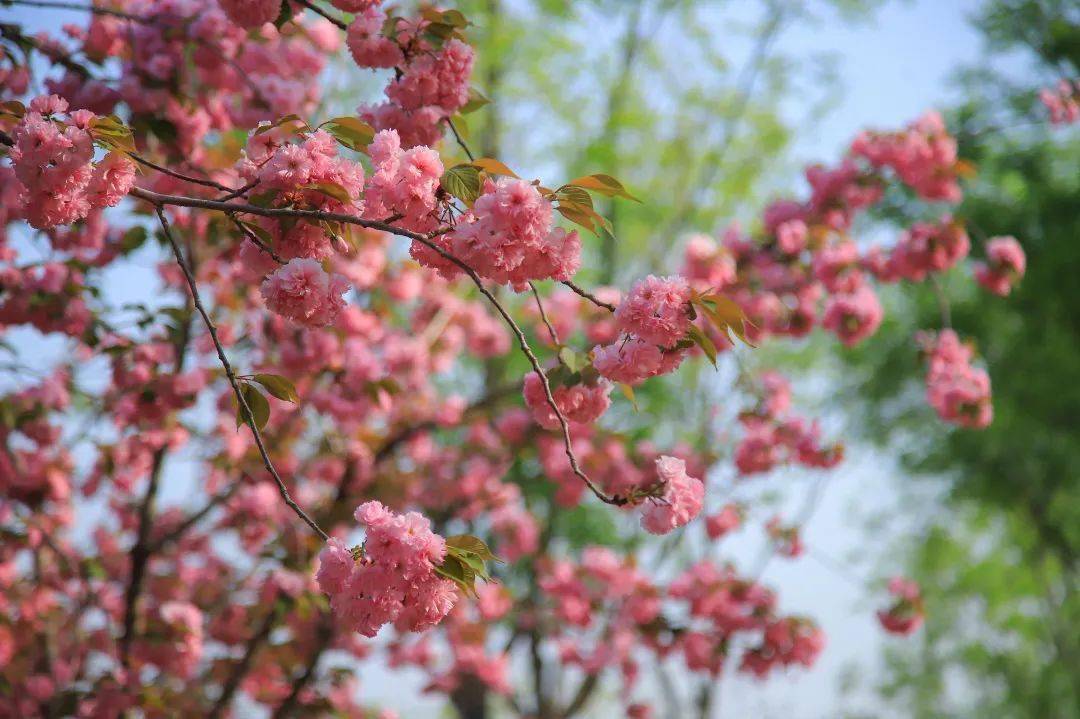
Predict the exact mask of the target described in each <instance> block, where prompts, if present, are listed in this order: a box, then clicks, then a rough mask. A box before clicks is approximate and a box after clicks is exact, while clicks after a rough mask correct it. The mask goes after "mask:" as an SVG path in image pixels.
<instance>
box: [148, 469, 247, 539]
mask: <svg viewBox="0 0 1080 719" xmlns="http://www.w3.org/2000/svg"><path fill="white" fill-rule="evenodd" d="M240 486H241V485H240V483H239V482H234V483H232V484H230V485H229V487H228V488H227V489H226V490H225V491H224V492H221V493H219V494H216V495H215V496H213V497H211V498H210V500H208V501H207V503H206V504H205V505H203V507H202V509H200V510H198V511H197V512H195V513H194V514H192V515H191V516H189V517H188V518H187V519H185V520H184V521H183V522H181V523H180V524H178V525H176V527H175V528H174V529H172V530H170V531H169V532H166V533H165V534H163V535H162V536H160V537H159V538H158V539H157V540H155V541H154V543H153V544H152V545H150V552H151V553H157V552H159V551H161V549H162V548H163V547H165V546H166V545H169V544H171V543H173V542H175V541H176V540H177V539H180V537H182V536H184V535H185V534H186V533H187V532H188V530H190V529H191V528H192V527H194V526H195V525H196V524H198V523H199V522H201V521H202V520H203V519H205V518H206V516H207V515H208V514H210V512H212V511H214V508H215V507H218V506H220V505H221V504H223V503H224V502H227V501H229V498H230V497H232V496H233V495H234V494H236V491H237V490H238V489H239V488H240Z"/></svg>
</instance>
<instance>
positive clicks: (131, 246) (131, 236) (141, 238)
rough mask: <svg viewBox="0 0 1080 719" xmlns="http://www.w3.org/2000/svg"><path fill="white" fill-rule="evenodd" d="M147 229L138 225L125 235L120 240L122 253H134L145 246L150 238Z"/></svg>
mask: <svg viewBox="0 0 1080 719" xmlns="http://www.w3.org/2000/svg"><path fill="white" fill-rule="evenodd" d="M148 236H149V235H148V233H147V232H146V228H145V227H143V226H141V225H136V226H135V227H132V228H131V229H130V230H128V231H127V232H125V233H124V236H123V237H121V238H120V251H121V252H123V253H124V254H127V253H129V252H134V251H135V250H137V249H139V248H140V247H142V246H143V243H145V242H146V238H147V237H148Z"/></svg>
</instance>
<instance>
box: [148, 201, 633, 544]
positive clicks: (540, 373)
mask: <svg viewBox="0 0 1080 719" xmlns="http://www.w3.org/2000/svg"><path fill="white" fill-rule="evenodd" d="M131 195H132V196H133V197H138V198H140V199H143V200H146V201H147V202H150V203H151V204H153V205H154V207H155V208H156V209H157V212H158V217H159V218H160V219H161V221H162V223H163V226H164V227H167V220H165V217H164V214H163V213H162V207H163V206H165V205H176V206H179V207H198V208H202V209H207V210H217V211H220V212H226V213H235V212H242V213H247V214H253V215H262V216H263V217H299V218H303V219H308V220H316V221H318V220H327V221H330V222H344V223H347V224H352V225H359V226H360V227H368V228H371V229H375V230H382V231H383V232H389V233H391V234H395V235H399V236H401V237H408V238H409V239H412V240H415V241H417V242H419V243H421V244H423V245H424V246H425V247H428V248H429V249H431V250H433V251H434V252H436V253H437V254H438V255H440V256H441V257H442V258H443V259H446V260H448V261H449V262H452V263H453V264H454V265H456V266H457V267H458V268H460V269H461V271H462V272H464V273H465V274H466V275H467V276H468V277H469V279H470V280H472V282H473V284H474V285H476V288H477V289H478V290H479V291H480V294H482V295H483V296H484V298H485V299H487V301H488V302H490V303H491V305H492V306H493V307H494V308H495V310H496V311H497V312H498V313H499V316H500V317H502V319H503V321H504V322H506V324H507V326H508V327H510V329H511V331H512V332H513V333H514V335H515V337H517V340H518V346H519V347H520V349H521V351H522V353H523V354H524V355H525V357H526V358H527V359H528V360H529V364H530V365H531V366H532V369H533V372H535V373H536V376H537V377H539V378H540V383H541V385H542V386H543V388H544V396H545V399H546V400H547V403H548V406H549V407H551V410H552V412H554V414H555V416H556V418H557V419H558V420H559V425H560V427H561V428H562V435H563V448H564V450H565V453H566V458H567V460H568V461H569V462H570V469H571V471H572V472H573V473H574V475H575V476H576V477H577V478H578V479H580V480H581V481H582V482H583V483H584V484H585V486H586V487H587V488H588V489H589V491H590V492H592V493H593V495H594V496H595V497H596V498H597V499H599V500H600V501H601V502H604V503H605V504H611V505H613V506H617V507H621V506H625V505H626V504H628V503H629V500H628V499H627V498H626V497H620V496H618V495H613V496H608V495H607V494H605V493H604V492H603V491H602V490H601V489H600V488H599V487H598V486H597V485H596V484H595V483H594V482H593V481H592V480H591V479H590V478H589V476H588V475H587V474H585V472H584V471H583V470H582V469H581V465H580V464H578V459H577V456H576V455H575V454H574V447H573V441H572V439H571V437H570V425H569V423H568V422H567V420H566V416H565V415H564V414H563V412H562V410H561V409H559V406H558V404H556V402H555V398H554V396H553V395H552V393H551V383H550V382H548V378H547V375H546V374H545V373H544V370H543V368H542V367H541V366H540V360H538V359H537V357H536V355H535V354H534V353H533V351H532V348H531V347H530V346H529V341H528V339H527V338H526V337H525V333H524V332H522V331H521V328H520V327H519V326H518V324H517V322H515V321H514V318H513V317H511V316H510V313H509V312H507V310H506V308H505V307H504V306H503V305H502V303H501V302H499V300H498V299H497V298H496V297H495V295H493V294H492V293H491V291H490V290H489V289H488V288H487V287H485V286H484V283H483V280H481V278H480V275H478V274H477V273H476V270H474V269H473V268H472V267H470V266H469V265H468V264H466V263H465V262H464V261H462V260H461V259H460V258H458V257H457V256H456V255H453V254H451V253H450V252H448V251H446V250H445V249H443V248H442V247H440V246H439V245H438V244H436V243H435V242H434V241H433V239H434V238H435V237H437V236H438V235H441V234H445V233H446V232H449V231H450V228H448V227H444V228H440V229H438V230H435V231H434V232H431V233H428V234H426V235H422V234H419V233H416V232H410V231H409V230H404V229H402V228H400V227H395V226H393V225H388V224H386V223H385V222H379V221H375V220H365V219H363V218H361V217H357V216H355V215H348V214H343V213H338V212H322V211H321V210H298V209H293V208H288V207H257V206H255V205H248V204H239V203H230V202H221V201H219V200H207V199H202V198H197V197H183V196H180V195H163V194H160V193H157V192H151V191H150V190H144V189H142V188H139V187H136V188H134V189H133V190H132V191H131ZM167 234H168V233H167ZM169 241H170V242H171V243H172V244H173V249H174V252H175V253H176V254H177V261H178V262H180V266H181V268H182V269H184V271H185V275H186V276H187V279H188V286H189V288H190V289H191V291H192V293H193V294H195V293H196V292H197V290H196V287H195V279H194V277H192V276H191V274H190V272H188V271H187V268H186V265H184V263H183V259H182V257H181V256H180V254H179V248H178V247H176V244H175V242H173V240H172V237H171V236H169ZM578 292H579V294H580V293H582V292H584V290H578ZM586 294H587V293H586ZM597 302H598V300H597ZM607 306H608V307H612V306H611V305H607ZM196 307H197V308H198V309H199V311H200V314H201V315H202V316H203V320H204V322H205V323H207V326H208V327H210V328H212V329H211V337H212V338H213V340H214V342H215V345H216V346H217V349H218V357H219V358H220V359H221V361H222V365H223V366H224V367H225V369H226V374H227V375H228V377H229V380H230V383H232V384H233V390H234V391H235V392H236V395H237V398H238V399H239V401H240V403H241V407H242V408H243V410H244V414H245V416H246V417H247V418H248V419H249V420H250V419H252V417H251V413H250V409H249V408H248V406H247V402H246V401H245V400H244V398H243V397H242V396H241V395H240V389H239V384H237V382H236V378H235V376H234V375H233V374H232V368H231V366H229V364H228V359H227V358H226V357H225V351H224V349H223V348H222V347H221V345H220V343H218V342H217V333H216V328H213V322H212V321H211V320H210V318H209V316H208V315H207V314H206V312H205V310H203V308H202V306H201V303H200V302H199V301H197V300H196ZM612 310H614V307H612ZM249 426H250V427H251V429H252V432H253V434H254V435H255V440H256V444H257V445H259V449H260V453H261V454H262V455H263V460H264V463H265V464H266V465H267V469H268V470H269V471H270V473H271V474H272V475H274V478H275V479H276V480H277V481H278V486H279V487H280V488H281V490H282V492H283V494H282V496H284V497H286V502H287V503H289V506H291V507H293V509H294V511H296V512H297V513H298V514H300V515H301V516H302V518H304V519H305V521H307V522H308V523H309V524H310V525H313V526H312V528H313V529H316V527H315V526H314V523H313V522H312V521H311V519H310V518H309V517H307V515H306V514H303V510H301V509H300V508H299V507H297V506H296V505H295V502H292V499H291V498H289V497H288V492H287V491H286V490H285V485H284V483H283V482H282V481H281V479H280V477H279V476H278V475H277V470H274V469H273V468H272V467H273V465H272V464H271V462H270V460H269V457H268V456H267V455H266V452H265V450H264V449H263V447H262V438H261V436H260V435H259V432H258V429H257V428H256V427H255V423H254V421H251V422H249ZM316 531H317V532H318V533H320V534H321V535H322V536H323V538H324V539H325V538H326V535H325V533H324V532H322V530H321V529H316Z"/></svg>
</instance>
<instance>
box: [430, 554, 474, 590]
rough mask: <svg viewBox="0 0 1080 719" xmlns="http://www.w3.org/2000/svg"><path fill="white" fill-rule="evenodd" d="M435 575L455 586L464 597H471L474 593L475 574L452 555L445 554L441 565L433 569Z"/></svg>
mask: <svg viewBox="0 0 1080 719" xmlns="http://www.w3.org/2000/svg"><path fill="white" fill-rule="evenodd" d="M435 573H436V574H438V575H439V576H440V577H445V578H446V579H449V580H451V581H452V582H454V583H455V584H457V585H458V586H459V587H461V589H462V590H463V591H464V592H465V594H466V595H470V596H471V595H473V594H475V593H476V590H475V589H474V587H475V585H476V572H474V571H473V569H472V567H470V566H469V565H467V564H466V563H465V562H463V561H461V559H460V558H459V557H457V556H455V555H453V554H447V555H446V557H445V558H443V563H442V564H441V565H439V566H438V567H435Z"/></svg>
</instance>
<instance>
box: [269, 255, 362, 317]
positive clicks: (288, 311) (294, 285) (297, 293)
mask: <svg viewBox="0 0 1080 719" xmlns="http://www.w3.org/2000/svg"><path fill="white" fill-rule="evenodd" d="M261 289H262V296H263V299H264V300H266V306H267V307H269V308H270V309H271V310H272V311H273V312H276V313H278V314H279V315H282V316H284V317H288V318H289V319H291V320H293V321H294V322H297V323H299V324H303V325H308V326H310V327H320V326H323V325H328V324H330V323H332V322H333V321H334V320H335V319H336V318H337V315H338V313H339V312H340V311H341V309H342V308H343V307H344V306H345V300H344V299H343V298H342V296H341V295H342V294H344V293H345V292H346V291H347V290H348V289H349V285H348V281H347V280H346V279H345V278H344V277H342V276H341V275H338V274H334V275H328V274H327V273H326V272H325V271H324V270H323V268H322V265H320V264H319V263H318V262H316V261H315V260H307V259H295V260H290V261H289V263H288V264H287V265H285V266H283V267H280V268H279V269H277V270H275V271H274V273H273V274H271V275H270V276H269V277H267V278H266V279H265V280H264V281H263V283H262V288H261Z"/></svg>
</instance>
